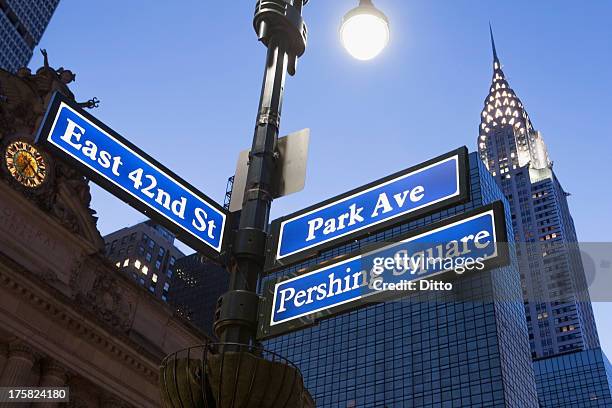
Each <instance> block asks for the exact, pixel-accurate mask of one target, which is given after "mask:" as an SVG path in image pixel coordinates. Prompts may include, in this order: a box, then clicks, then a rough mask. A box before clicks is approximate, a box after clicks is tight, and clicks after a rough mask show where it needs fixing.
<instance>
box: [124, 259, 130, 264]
mask: <svg viewBox="0 0 612 408" xmlns="http://www.w3.org/2000/svg"><path fill="white" fill-rule="evenodd" d="M129 264H130V258H127V259H126V260H125V261H123V266H128V265H129Z"/></svg>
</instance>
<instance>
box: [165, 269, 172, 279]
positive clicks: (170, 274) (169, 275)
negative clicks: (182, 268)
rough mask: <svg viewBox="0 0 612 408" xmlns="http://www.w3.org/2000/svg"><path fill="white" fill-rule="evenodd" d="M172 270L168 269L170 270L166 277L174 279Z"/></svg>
mask: <svg viewBox="0 0 612 408" xmlns="http://www.w3.org/2000/svg"><path fill="white" fill-rule="evenodd" d="M172 273H173V272H172V268H168V270H167V271H166V276H167V277H169V278H171V277H172Z"/></svg>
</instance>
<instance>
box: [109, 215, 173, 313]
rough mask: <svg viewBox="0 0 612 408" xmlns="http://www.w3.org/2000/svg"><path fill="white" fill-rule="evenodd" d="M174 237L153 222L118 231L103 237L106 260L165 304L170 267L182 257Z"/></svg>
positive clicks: (171, 273)
mask: <svg viewBox="0 0 612 408" xmlns="http://www.w3.org/2000/svg"><path fill="white" fill-rule="evenodd" d="M174 239H175V236H174V234H173V233H171V232H170V231H168V230H167V229H166V228H164V227H162V226H161V225H159V224H156V223H154V222H153V221H150V220H149V221H145V222H141V223H139V224H136V225H133V226H131V227H128V228H122V229H120V230H118V231H115V232H112V233H110V234H108V235H106V236H105V237H104V242H105V246H106V248H105V251H106V257H107V258H108V259H110V260H111V261H112V262H113V263H114V264H115V266H117V268H119V269H120V270H121V271H122V272H123V273H125V274H126V275H127V276H130V277H131V278H132V279H134V280H135V281H136V282H138V283H139V284H140V285H141V286H143V287H144V288H146V289H147V290H148V291H149V292H151V293H152V294H153V295H154V296H155V297H157V298H159V299H161V300H163V301H164V302H167V301H168V292H169V290H170V283H171V279H172V275H173V273H174V264H175V263H176V261H177V259H179V258H182V257H183V256H184V254H183V253H182V252H181V251H180V250H179V249H178V248H177V247H175V246H174Z"/></svg>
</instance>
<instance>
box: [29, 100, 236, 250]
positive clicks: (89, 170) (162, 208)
mask: <svg viewBox="0 0 612 408" xmlns="http://www.w3.org/2000/svg"><path fill="white" fill-rule="evenodd" d="M36 141H37V143H42V144H44V145H45V146H47V147H48V148H49V149H51V150H54V151H56V152H58V153H59V155H60V156H61V157H65V158H68V159H69V160H70V161H71V163H72V164H74V165H75V166H76V167H78V168H79V169H80V170H81V171H82V172H83V174H85V175H87V177H89V178H91V179H92V180H94V181H95V182H96V183H97V184H99V185H101V186H102V187H104V188H105V189H106V190H108V191H109V192H111V193H112V194H114V195H115V196H117V197H119V198H121V199H123V200H124V201H125V202H127V203H128V204H130V205H131V206H133V207H135V208H136V209H138V210H140V211H142V212H143V213H145V214H146V215H148V216H149V217H151V218H154V219H155V220H156V221H158V222H159V223H161V224H162V225H164V226H166V227H167V228H169V229H170V230H172V231H174V232H175V233H176V234H177V237H178V238H179V239H181V240H182V241H184V242H185V243H187V244H189V245H190V246H191V247H193V248H194V249H196V250H198V251H200V252H202V253H204V254H206V255H207V256H209V257H210V258H211V259H217V258H218V257H219V254H220V252H221V251H222V248H223V244H224V242H223V241H224V237H225V235H226V232H227V231H226V221H227V212H226V211H225V209H223V208H222V207H221V206H219V205H218V204H217V203H215V202H214V201H213V200H212V199H210V198H209V197H207V196H206V195H204V194H202V193H201V192H199V191H198V190H197V189H196V188H194V187H193V186H191V185H190V184H189V183H187V182H186V181H184V180H182V179H181V178H180V177H178V176H177V175H176V174H174V173H172V172H171V171H170V170H168V169H167V168H165V167H164V166H163V165H161V164H160V163H158V162H157V161H155V160H154V159H153V158H151V157H150V156H149V155H147V154H146V153H144V152H143V151H142V150H140V149H139V148H137V147H136V146H134V145H133V144H132V143H130V142H129V141H127V140H126V139H124V138H123V137H121V136H120V135H118V134H117V133H116V132H114V131H113V130H112V129H110V128H108V127H107V126H106V125H104V124H103V123H102V122H100V121H98V120H97V119H96V118H94V117H93V116H92V115H90V114H88V113H87V112H85V111H84V110H83V109H82V108H80V107H79V106H77V105H76V104H74V103H73V102H71V101H70V100H69V99H67V98H65V97H64V96H63V95H62V94H60V93H58V92H57V93H55V95H54V97H53V100H52V101H51V103H50V105H49V109H48V110H47V114H46V116H45V119H44V121H43V123H42V125H41V128H40V131H39V133H38V135H37V139H36Z"/></svg>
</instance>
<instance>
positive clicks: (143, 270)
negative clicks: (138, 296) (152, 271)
mask: <svg viewBox="0 0 612 408" xmlns="http://www.w3.org/2000/svg"><path fill="white" fill-rule="evenodd" d="M142 273H144V274H145V275H146V274H147V273H149V267H148V266H146V265H145V266H143V267H142Z"/></svg>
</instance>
